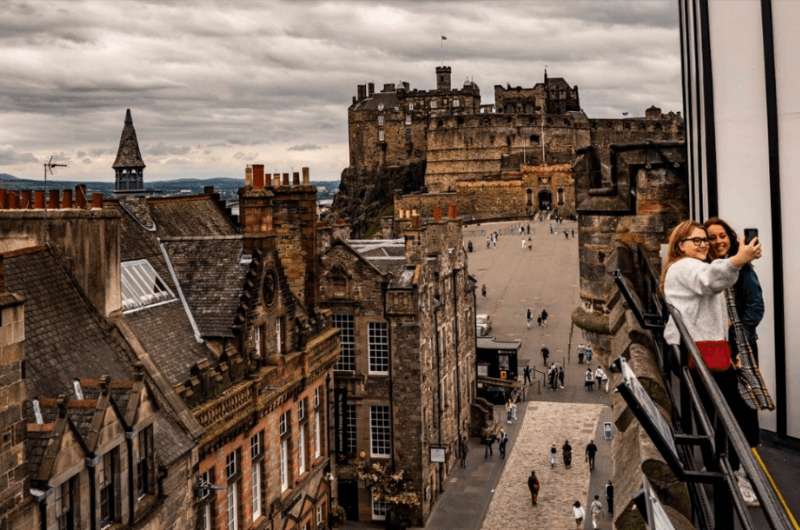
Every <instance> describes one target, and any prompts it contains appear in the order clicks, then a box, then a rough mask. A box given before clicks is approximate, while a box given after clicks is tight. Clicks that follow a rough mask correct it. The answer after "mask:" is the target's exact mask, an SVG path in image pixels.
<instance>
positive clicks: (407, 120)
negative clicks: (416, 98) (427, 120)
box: [405, 114, 411, 125]
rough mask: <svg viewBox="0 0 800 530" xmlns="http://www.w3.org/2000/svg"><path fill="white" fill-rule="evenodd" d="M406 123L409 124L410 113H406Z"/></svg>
mask: <svg viewBox="0 0 800 530" xmlns="http://www.w3.org/2000/svg"><path fill="white" fill-rule="evenodd" d="M405 123H406V125H411V114H406V121H405Z"/></svg>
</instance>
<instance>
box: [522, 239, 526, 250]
mask: <svg viewBox="0 0 800 530" xmlns="http://www.w3.org/2000/svg"><path fill="white" fill-rule="evenodd" d="M525 243H526V241H525V238H524V237H523V238H522V250H525Z"/></svg>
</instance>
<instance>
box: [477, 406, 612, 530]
mask: <svg viewBox="0 0 800 530" xmlns="http://www.w3.org/2000/svg"><path fill="white" fill-rule="evenodd" d="M603 409H604V407H603V405H593V404H584V403H552V402H545V401H540V402H530V403H528V409H527V411H526V413H525V418H524V420H523V424H522V426H521V427H520V430H519V433H518V435H517V440H516V441H515V443H514V450H513V451H512V452H511V454H510V455H509V460H508V462H506V466H505V469H504V470H503V474H502V476H501V477H500V482H499V483H498V484H497V487H496V488H495V493H494V496H493V497H492V500H491V503H490V504H489V510H488V512H487V513H486V517H485V518H484V520H483V526H482V527H481V528H482V529H483V530H511V529H532V530H538V529H541V530H561V529H564V530H568V529H573V528H575V521H574V519H573V518H572V503H574V502H575V501H576V500H579V501H580V502H581V504H582V505H584V509H585V510H586V512H587V519H590V518H591V517H590V516H589V515H588V512H589V510H588V506H585V503H586V499H587V496H588V493H589V464H588V463H586V462H585V459H584V450H585V447H586V444H587V443H588V442H589V439H587V435H586V433H587V432H592V433H593V432H594V430H595V426H596V425H597V421H598V419H599V418H600V415H601V413H602V412H603ZM565 440H569V441H570V445H572V454H573V458H572V467H571V468H570V469H566V468H565V467H564V463H563V460H562V458H561V446H562V445H563V443H564V441H565ZM554 442H555V443H556V446H557V447H558V462H557V463H556V466H555V467H553V468H551V467H550V464H549V463H548V451H549V449H550V446H551V444H553V443H554ZM595 442H596V443H597V442H598V441H597V440H596V441H595ZM531 470H536V475H537V476H538V477H539V481H540V482H541V485H542V486H541V490H540V493H539V502H538V505H537V506H531V497H530V493H529V492H528V483H527V480H528V475H530V472H531Z"/></svg>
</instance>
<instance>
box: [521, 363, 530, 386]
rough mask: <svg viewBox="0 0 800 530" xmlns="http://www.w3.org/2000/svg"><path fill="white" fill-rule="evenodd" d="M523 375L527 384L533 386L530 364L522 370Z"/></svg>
mask: <svg viewBox="0 0 800 530" xmlns="http://www.w3.org/2000/svg"><path fill="white" fill-rule="evenodd" d="M522 375H523V376H524V377H525V384H526V385H530V384H532V381H531V367H530V365H529V364H525V368H523V370H522Z"/></svg>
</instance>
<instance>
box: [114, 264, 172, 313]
mask: <svg viewBox="0 0 800 530" xmlns="http://www.w3.org/2000/svg"><path fill="white" fill-rule="evenodd" d="M121 266H122V267H121V268H122V310H123V311H133V310H136V309H141V308H143V307H147V306H151V305H155V304H160V303H163V302H169V301H172V300H175V295H174V294H172V291H170V289H169V287H167V284H166V283H164V281H163V280H162V279H161V277H160V276H159V275H158V273H157V272H156V271H155V269H153V266H152V265H150V262H148V261H147V260H145V259H137V260H133V261H123V262H122V263H121Z"/></svg>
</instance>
